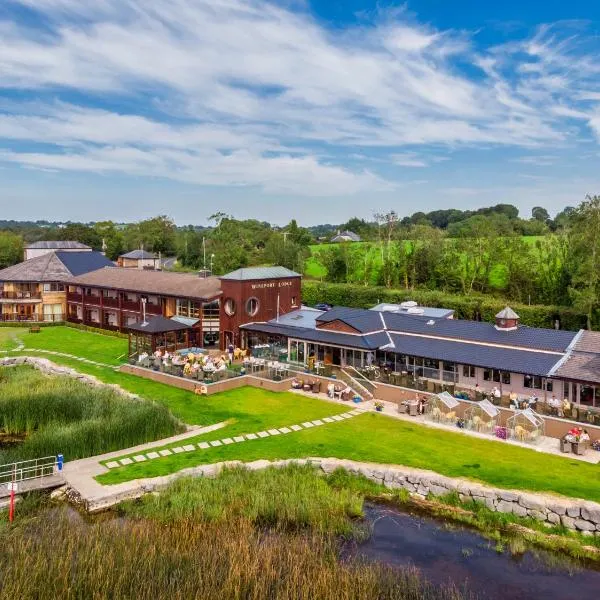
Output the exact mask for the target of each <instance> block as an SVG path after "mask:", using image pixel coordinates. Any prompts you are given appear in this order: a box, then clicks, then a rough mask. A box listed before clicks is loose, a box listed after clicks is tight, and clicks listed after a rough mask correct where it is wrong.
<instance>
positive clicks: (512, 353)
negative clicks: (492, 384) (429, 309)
mask: <svg viewBox="0 0 600 600" xmlns="http://www.w3.org/2000/svg"><path fill="white" fill-rule="evenodd" d="M390 337H391V338H392V342H393V343H394V349H393V352H395V353H398V354H410V355H412V356H420V357H423V358H432V359H437V360H446V361H448V362H456V363H459V364H467V365H473V366H475V367H483V368H493V369H500V370H501V371H511V372H513V373H524V374H527V375H540V376H545V375H547V374H548V373H549V372H550V370H551V369H552V368H553V367H554V366H555V365H556V363H558V362H559V361H560V360H561V358H562V355H561V354H554V353H552V354H551V353H548V352H531V351H529V350H516V349H514V348H499V347H496V346H486V345H482V344H473V343H465V342H461V341H460V340H430V339H427V338H423V337H417V336H413V335H398V334H395V333H390Z"/></svg>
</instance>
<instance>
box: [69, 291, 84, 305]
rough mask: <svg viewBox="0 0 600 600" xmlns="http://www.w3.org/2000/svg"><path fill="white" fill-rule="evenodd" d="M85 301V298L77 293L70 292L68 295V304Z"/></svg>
mask: <svg viewBox="0 0 600 600" xmlns="http://www.w3.org/2000/svg"><path fill="white" fill-rule="evenodd" d="M82 300H83V296H82V295H81V294H78V293H77V292H69V293H68V294H67V302H79V303H81V301H82Z"/></svg>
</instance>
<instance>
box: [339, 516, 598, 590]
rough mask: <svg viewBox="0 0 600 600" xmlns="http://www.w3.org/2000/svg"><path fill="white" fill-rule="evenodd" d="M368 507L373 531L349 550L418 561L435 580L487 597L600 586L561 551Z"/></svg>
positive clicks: (595, 577)
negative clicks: (517, 546) (500, 544)
mask: <svg viewBox="0 0 600 600" xmlns="http://www.w3.org/2000/svg"><path fill="white" fill-rule="evenodd" d="M366 513H367V519H368V520H369V522H370V523H371V524H372V529H373V531H372V535H371V537H370V538H369V539H368V540H367V541H365V542H364V543H361V544H358V545H353V546H348V547H347V548H346V551H345V555H346V556H357V557H360V558H364V559H366V560H369V561H382V562H385V563H388V564H391V565H397V566H408V565H410V566H415V567H417V568H418V569H419V570H420V571H421V572H422V574H423V575H424V576H425V578H426V579H429V580H430V581H431V582H432V583H436V584H442V585H443V584H447V583H448V582H452V583H453V584H454V585H455V586H456V587H458V588H459V589H461V590H465V589H468V590H469V591H471V592H474V593H475V595H476V596H477V597H478V598H485V599H486V600H496V599H497V600H507V599H510V600H521V599H523V600H525V599H527V600H533V599H537V598H543V599H544V600H554V599H556V600H566V599H568V598H575V599H577V600H586V599H588V598H590V599H591V598H596V597H598V594H599V592H600V572H597V571H594V570H591V569H586V568H579V567H577V566H575V565H573V564H571V563H569V562H567V561H562V560H560V557H556V556H554V555H551V554H548V553H544V552H539V553H538V552H535V553H534V552H532V551H523V552H521V553H519V554H513V553H511V552H509V551H508V550H502V551H500V552H499V551H498V548H497V547H496V545H495V543H494V542H491V541H489V540H487V539H485V538H484V537H482V536H480V535H478V534H477V533H474V532H472V531H469V530H465V529H462V528H455V527H446V526H444V525H443V524H442V523H440V522H439V521H436V520H434V519H431V518H427V517H421V516H415V515H410V514H406V513H402V512H400V511H398V510H395V509H391V508H388V507H382V506H368V507H367V509H366ZM465 586H466V588H465Z"/></svg>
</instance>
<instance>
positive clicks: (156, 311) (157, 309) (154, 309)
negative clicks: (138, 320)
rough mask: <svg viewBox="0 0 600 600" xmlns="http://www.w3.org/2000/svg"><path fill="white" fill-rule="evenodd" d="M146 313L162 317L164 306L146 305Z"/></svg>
mask: <svg viewBox="0 0 600 600" xmlns="http://www.w3.org/2000/svg"><path fill="white" fill-rule="evenodd" d="M146 312H147V313H148V314H150V315H162V306H161V305H160V304H149V303H147V304H146Z"/></svg>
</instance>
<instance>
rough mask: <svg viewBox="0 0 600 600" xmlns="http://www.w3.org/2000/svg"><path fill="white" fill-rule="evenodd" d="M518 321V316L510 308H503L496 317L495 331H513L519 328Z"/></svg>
mask: <svg viewBox="0 0 600 600" xmlns="http://www.w3.org/2000/svg"><path fill="white" fill-rule="evenodd" d="M519 319H520V317H519V315H518V314H517V313H516V312H515V311H514V310H513V309H512V308H511V307H510V306H505V307H504V308H503V309H502V310H501V311H500V312H499V313H498V314H497V315H496V329H497V330H498V331H514V330H515V329H516V328H517V327H518V326H519Z"/></svg>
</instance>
